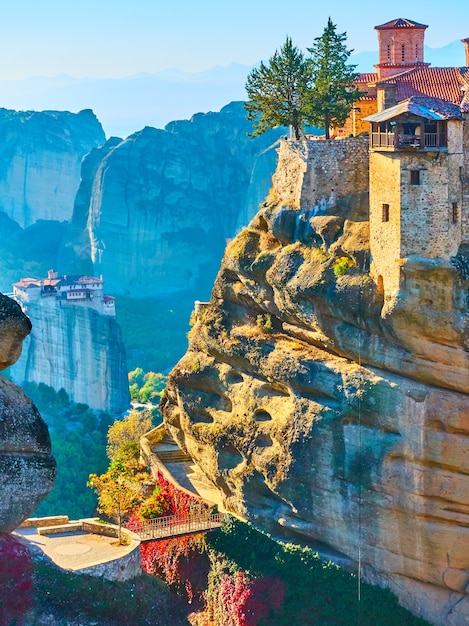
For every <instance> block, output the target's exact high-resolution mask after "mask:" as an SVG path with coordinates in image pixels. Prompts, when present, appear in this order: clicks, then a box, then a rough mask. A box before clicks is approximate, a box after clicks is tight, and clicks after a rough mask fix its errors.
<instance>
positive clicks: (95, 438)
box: [24, 383, 112, 519]
mask: <svg viewBox="0 0 469 626" xmlns="http://www.w3.org/2000/svg"><path fill="white" fill-rule="evenodd" d="M24 390H25V392H26V393H27V395H28V396H29V397H30V398H31V399H32V400H33V402H34V403H35V405H36V406H37V408H38V409H39V412H40V413H41V415H42V417H43V418H44V420H45V422H46V423H47V425H48V427H49V432H50V437H51V442H52V454H53V455H54V457H55V460H56V462H57V478H56V481H55V484H54V488H53V489H52V491H51V492H50V493H49V495H48V496H47V497H46V498H45V499H44V500H43V502H41V504H40V505H39V507H38V508H37V509H36V511H35V512H34V515H36V516H39V517H41V516H46V515H62V514H67V515H69V517H70V518H71V519H79V518H81V517H90V516H91V515H92V514H93V511H94V508H95V506H96V498H95V496H94V494H93V493H92V492H91V491H89V490H88V489H86V483H87V481H88V476H89V474H90V472H97V473H100V472H103V471H104V470H105V469H106V466H107V463H108V461H107V457H106V433H107V430H108V428H109V425H110V423H111V422H112V418H111V417H110V415H108V414H107V413H96V412H95V411H92V410H91V409H89V407H88V406H87V405H86V404H77V403H74V402H70V400H69V398H68V395H67V393H66V392H65V391H64V390H63V389H60V390H59V391H58V392H56V391H55V390H54V389H53V388H52V387H49V386H48V385H45V384H44V383H39V385H37V384H36V383H25V385H24Z"/></svg>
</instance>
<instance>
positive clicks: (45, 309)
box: [10, 298, 130, 414]
mask: <svg viewBox="0 0 469 626" xmlns="http://www.w3.org/2000/svg"><path fill="white" fill-rule="evenodd" d="M60 304H61V303H60V302H58V301H56V299H55V298H42V299H40V300H39V301H37V302H30V303H28V304H27V306H26V312H27V314H28V316H29V318H30V319H31V321H32V324H33V331H32V333H31V335H30V336H29V337H28V338H27V339H26V340H25V342H24V346H23V352H22V355H21V357H20V358H19V360H18V362H17V363H16V365H14V366H13V367H12V368H11V369H10V373H11V377H12V380H14V381H15V382H16V383H18V384H23V382H25V381H26V382H36V383H41V382H42V383H45V384H47V385H49V386H51V387H53V388H54V389H55V390H56V391H58V390H59V389H62V388H63V389H65V391H66V392H67V393H68V395H69V398H70V400H72V401H73V402H81V403H83V404H87V405H88V406H90V407H91V408H92V409H95V410H99V411H107V412H109V413H111V414H117V413H122V412H123V411H126V410H127V409H128V408H129V406H130V395H129V384H128V379H127V362H126V353H125V347H124V344H123V340H122V333H121V330H120V326H119V324H118V323H117V320H116V318H115V317H112V316H109V315H103V314H101V313H99V312H98V311H95V310H94V309H92V308H88V307H86V306H79V305H73V304H69V305H68V306H67V304H66V303H65V304H64V305H63V306H60Z"/></svg>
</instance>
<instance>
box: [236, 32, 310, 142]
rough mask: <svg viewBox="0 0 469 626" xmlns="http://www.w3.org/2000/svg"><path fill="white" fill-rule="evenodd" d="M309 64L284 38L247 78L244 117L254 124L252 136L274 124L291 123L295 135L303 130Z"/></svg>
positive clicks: (288, 40)
mask: <svg viewBox="0 0 469 626" xmlns="http://www.w3.org/2000/svg"><path fill="white" fill-rule="evenodd" d="M309 72H310V66H309V64H308V63H307V62H306V60H305V58H304V55H303V53H302V52H301V51H300V50H299V49H298V48H297V47H296V46H294V45H293V42H292V40H291V38H290V37H287V39H286V41H285V43H284V45H283V46H282V48H281V49H280V51H275V54H274V55H273V56H272V57H271V58H270V59H269V61H268V62H267V63H266V64H264V62H261V64H260V67H259V68H255V69H253V70H252V71H251V72H250V73H249V75H248V78H247V82H246V91H247V94H248V98H249V100H248V102H246V103H245V105H244V106H245V109H246V111H247V119H248V120H250V121H252V122H253V123H254V125H253V128H254V130H253V132H252V133H251V134H252V135H254V136H255V135H260V134H261V133H264V132H265V131H266V130H269V129H270V128H275V127H276V126H292V128H293V131H294V134H295V138H296V139H299V138H300V135H301V134H302V133H303V130H302V129H303V125H304V124H305V122H306V121H307V120H306V109H305V107H306V104H307V102H306V98H305V96H306V95H307V93H308V89H309V78H310V77H309Z"/></svg>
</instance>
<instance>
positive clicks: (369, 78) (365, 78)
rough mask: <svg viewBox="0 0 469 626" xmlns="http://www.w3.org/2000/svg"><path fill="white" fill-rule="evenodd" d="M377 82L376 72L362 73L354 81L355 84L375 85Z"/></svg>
mask: <svg viewBox="0 0 469 626" xmlns="http://www.w3.org/2000/svg"><path fill="white" fill-rule="evenodd" d="M377 80H378V74H377V73H376V72H362V73H361V74H359V75H358V76H357V78H356V79H355V83H357V84H358V83H367V84H368V83H375V82H376V81H377Z"/></svg>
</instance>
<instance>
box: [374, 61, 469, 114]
mask: <svg viewBox="0 0 469 626" xmlns="http://www.w3.org/2000/svg"><path fill="white" fill-rule="evenodd" d="M378 85H379V86H385V85H396V101H397V102H400V101H402V100H407V99H408V98H411V97H412V96H430V97H432V98H441V99H442V100H447V101H448V102H453V103H454V104H458V105H461V104H465V102H466V101H467V100H468V96H467V90H466V92H465V91H464V90H463V89H462V88H464V87H465V86H467V89H468V90H469V68H468V67H416V68H414V69H411V70H408V71H407V72H402V73H400V74H394V75H393V76H389V77H388V78H386V79H384V80H382V81H380V82H379V83H378ZM463 100H464V102H463Z"/></svg>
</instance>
